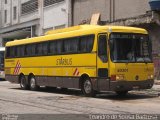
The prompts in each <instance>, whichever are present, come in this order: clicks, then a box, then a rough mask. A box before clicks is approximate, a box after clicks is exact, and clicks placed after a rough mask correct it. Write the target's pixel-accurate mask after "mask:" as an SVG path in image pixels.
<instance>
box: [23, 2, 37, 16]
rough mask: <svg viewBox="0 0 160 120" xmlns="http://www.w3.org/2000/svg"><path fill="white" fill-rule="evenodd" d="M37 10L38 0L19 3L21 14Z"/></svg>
mask: <svg viewBox="0 0 160 120" xmlns="http://www.w3.org/2000/svg"><path fill="white" fill-rule="evenodd" d="M35 10H38V0H30V1H28V2H25V3H23V4H22V5H21V14H22V15H23V14H26V13H30V12H34V11H35Z"/></svg>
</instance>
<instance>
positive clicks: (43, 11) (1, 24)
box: [0, 0, 70, 46]
mask: <svg viewBox="0 0 160 120" xmlns="http://www.w3.org/2000/svg"><path fill="white" fill-rule="evenodd" d="M0 1H1V4H0V11H1V12H0V15H1V16H0V45H1V46H4V45H5V43H6V42H7V41H10V40H15V39H22V38H26V37H33V36H40V35H44V33H45V32H46V31H47V30H50V29H58V28H63V27H67V26H68V25H69V3H70V2H69V1H70V0H0Z"/></svg>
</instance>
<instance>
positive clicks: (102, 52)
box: [98, 35, 107, 62]
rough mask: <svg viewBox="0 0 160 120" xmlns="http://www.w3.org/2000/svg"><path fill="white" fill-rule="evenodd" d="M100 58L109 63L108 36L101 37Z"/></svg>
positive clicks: (99, 44)
mask: <svg viewBox="0 0 160 120" xmlns="http://www.w3.org/2000/svg"><path fill="white" fill-rule="evenodd" d="M98 56H99V58H100V59H101V60H102V61H103V62H107V38H106V35H100V36H99V41H98Z"/></svg>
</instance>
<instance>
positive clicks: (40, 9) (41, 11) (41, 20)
mask: <svg viewBox="0 0 160 120" xmlns="http://www.w3.org/2000/svg"><path fill="white" fill-rule="evenodd" d="M43 6H44V0H38V12H39V32H38V35H39V36H41V35H43V25H44V9H43Z"/></svg>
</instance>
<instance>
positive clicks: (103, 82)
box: [97, 34, 109, 91]
mask: <svg viewBox="0 0 160 120" xmlns="http://www.w3.org/2000/svg"><path fill="white" fill-rule="evenodd" d="M107 53H108V51H107V34H99V35H98V48H97V77H98V90H100V91H105V90H109V79H108V73H109V71H108V54H107Z"/></svg>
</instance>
